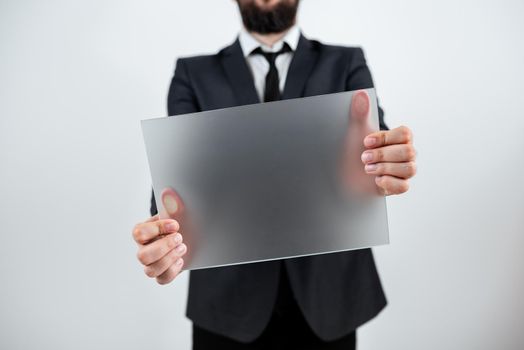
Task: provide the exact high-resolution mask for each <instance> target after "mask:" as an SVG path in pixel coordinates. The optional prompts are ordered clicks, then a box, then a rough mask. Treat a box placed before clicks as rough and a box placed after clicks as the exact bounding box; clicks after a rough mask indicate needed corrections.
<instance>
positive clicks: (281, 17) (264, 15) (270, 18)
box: [237, 0, 299, 34]
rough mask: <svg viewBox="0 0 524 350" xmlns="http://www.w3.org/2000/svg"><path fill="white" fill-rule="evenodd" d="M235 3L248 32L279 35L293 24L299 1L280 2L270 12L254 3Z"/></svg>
mask: <svg viewBox="0 0 524 350" xmlns="http://www.w3.org/2000/svg"><path fill="white" fill-rule="evenodd" d="M237 2H238V7H239V8H240V15H241V16H242V22H243V23H244V26H245V27H246V29H247V30H248V31H250V32H256V33H260V34H271V33H280V32H283V31H285V30H286V29H289V28H291V26H293V24H295V18H296V15H297V9H298V3H299V0H296V1H281V2H279V3H278V4H276V5H275V6H273V8H271V9H270V10H263V9H261V8H259V7H258V6H257V5H256V4H255V2H254V1H249V2H247V3H244V2H243V1H238V0H237Z"/></svg>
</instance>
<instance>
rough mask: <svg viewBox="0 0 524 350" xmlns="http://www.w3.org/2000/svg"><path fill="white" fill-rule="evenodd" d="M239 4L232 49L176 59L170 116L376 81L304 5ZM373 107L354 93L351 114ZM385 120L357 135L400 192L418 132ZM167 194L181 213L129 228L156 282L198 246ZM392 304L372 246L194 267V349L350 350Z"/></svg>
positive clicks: (373, 165)
mask: <svg viewBox="0 0 524 350" xmlns="http://www.w3.org/2000/svg"><path fill="white" fill-rule="evenodd" d="M237 2H238V5H239V9H240V12H241V15H242V20H243V24H244V27H243V28H242V30H241V32H240V35H239V37H238V39H237V40H236V41H235V42H234V43H233V44H232V45H230V46H228V47H226V48H224V49H223V50H221V51H220V52H218V53H217V54H215V55H209V56H199V57H190V58H181V59H179V60H178V61H177V66H176V69H175V74H174V77H173V80H172V83H171V87H170V89H169V96H168V112H169V115H177V114H184V113H191V112H198V111H203V110H209V109H216V108H224V107H232V106H237V105H244V104H251V103H258V102H268V101H274V100H279V99H287V98H297V97H304V96H312V95H319V94H326V93H335V92H341V91H348V90H357V89H365V88H370V87H373V81H372V78H371V74H370V71H369V69H368V67H367V65H366V61H365V59H364V54H363V51H362V50H361V49H360V48H350V47H338V46H328V45H323V44H321V43H319V42H317V41H312V40H308V39H306V38H305V37H304V36H303V35H302V34H301V33H300V30H299V29H298V27H297V26H296V23H295V18H296V11H297V8H298V3H299V0H237ZM349 102H350V101H348V103H349ZM369 102H370V101H369V97H368V96H367V94H365V92H359V93H356V94H354V97H353V101H352V109H351V113H352V117H356V118H359V117H361V115H363V116H365V115H367V114H368V113H369V108H370V103H369ZM379 118H380V127H381V129H382V130H383V131H379V132H374V133H370V134H369V135H367V136H366V137H363V138H362V139H361V140H357V141H358V142H359V143H361V144H362V147H366V150H365V151H364V152H363V153H362V164H361V166H362V167H363V169H364V170H365V172H366V173H367V174H369V175H370V176H375V180H376V181H375V182H376V185H377V187H378V188H379V189H380V190H381V191H382V192H383V193H384V194H385V195H390V194H400V193H403V192H405V191H407V189H408V179H409V178H410V177H412V176H413V175H414V173H415V162H414V158H415V151H414V149H413V146H412V143H411V138H412V137H411V132H410V130H409V129H408V128H406V127H399V128H396V129H393V130H387V127H386V124H385V123H384V118H383V112H382V110H381V109H380V111H379ZM165 193H167V194H166V195H163V198H162V203H163V206H164V208H163V209H164V210H166V211H167V213H169V214H170V215H171V217H172V218H174V219H176V220H174V219H166V220H160V219H159V217H158V215H156V216H152V217H151V218H150V219H148V220H147V221H146V222H144V223H140V224H137V225H136V226H135V228H134V231H133V235H134V239H135V240H136V242H137V243H138V246H139V251H138V259H139V260H140V262H141V263H143V264H144V265H145V273H146V274H147V275H148V276H149V277H153V278H156V280H157V282H158V283H160V284H166V283H169V282H171V281H172V280H173V279H174V278H175V277H176V275H177V274H178V273H179V272H180V270H181V268H182V266H183V258H182V256H183V255H184V254H185V252H186V251H187V249H191V247H186V246H185V244H184V243H182V240H183V238H182V234H183V232H184V222H183V219H182V218H183V217H182V215H181V213H182V212H183V206H182V203H181V201H180V198H178V197H177V196H176V192H174V191H172V192H165ZM151 204H152V206H151V215H155V214H156V213H157V208H156V205H155V201H154V198H153V199H152V201H151ZM179 230H180V232H178V231H179ZM385 305H386V299H385V296H384V293H383V291H382V287H381V284H380V280H379V277H378V273H377V271H376V268H375V264H374V261H373V256H372V252H371V250H370V249H361V250H355V251H349V252H341V253H332V254H323V255H317V256H310V257H302V258H294V259H285V260H280V261H270V262H262V263H252V264H244V265H237V266H230V267H221V268H212V269H204V270H197V271H192V272H191V275H190V286H189V298H188V306H187V316H188V317H189V318H190V319H191V320H192V321H193V348H194V349H217V348H219V349H221V348H225V349H278V348H296V349H354V348H355V346H356V345H355V344H356V340H355V339H356V329H357V327H359V326H360V325H362V324H363V323H365V322H366V321H368V320H370V319H371V318H373V317H374V316H375V315H377V314H378V313H379V312H380V310H382V308H384V306H385Z"/></svg>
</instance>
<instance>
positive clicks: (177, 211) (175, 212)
mask: <svg viewBox="0 0 524 350" xmlns="http://www.w3.org/2000/svg"><path fill="white" fill-rule="evenodd" d="M161 197H162V206H163V207H164V210H165V211H166V214H167V215H168V216H169V217H175V216H180V215H181V214H182V212H183V208H184V206H183V202H182V199H181V198H180V196H179V195H178V193H177V192H176V191H175V190H174V189H172V188H169V187H168V188H164V190H162V194H161Z"/></svg>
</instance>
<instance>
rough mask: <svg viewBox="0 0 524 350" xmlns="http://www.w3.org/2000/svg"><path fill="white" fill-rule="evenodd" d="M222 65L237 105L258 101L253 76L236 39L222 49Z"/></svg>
mask: <svg viewBox="0 0 524 350" xmlns="http://www.w3.org/2000/svg"><path fill="white" fill-rule="evenodd" d="M222 54H223V55H222V66H223V67H224V71H225V72H226V77H227V79H228V80H229V83H230V85H231V88H232V89H233V92H234V94H235V97H236V98H237V102H238V105H247V104H253V103H259V102H260V100H259V98H258V95H257V91H256V89H255V83H254V82H253V76H252V74H251V72H250V70H249V67H248V66H247V62H246V59H245V58H244V54H243V53H242V48H241V47H240V42H239V41H238V39H237V40H236V41H235V42H234V43H233V44H232V45H230V46H228V47H226V48H224V49H223V50H222Z"/></svg>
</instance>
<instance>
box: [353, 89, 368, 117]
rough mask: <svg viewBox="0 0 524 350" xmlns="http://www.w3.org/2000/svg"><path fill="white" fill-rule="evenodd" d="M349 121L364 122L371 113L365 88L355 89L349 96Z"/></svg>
mask: <svg viewBox="0 0 524 350" xmlns="http://www.w3.org/2000/svg"><path fill="white" fill-rule="evenodd" d="M350 113H351V115H350V121H351V122H357V123H365V122H367V121H368V119H369V115H370V114H371V103H370V100H369V95H368V93H367V92H366V91H365V90H359V91H355V93H354V94H353V96H352V98H351V111H350Z"/></svg>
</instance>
